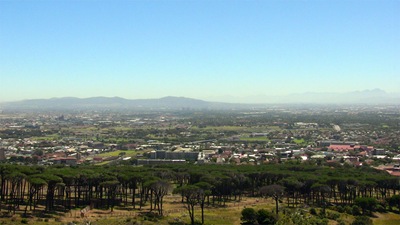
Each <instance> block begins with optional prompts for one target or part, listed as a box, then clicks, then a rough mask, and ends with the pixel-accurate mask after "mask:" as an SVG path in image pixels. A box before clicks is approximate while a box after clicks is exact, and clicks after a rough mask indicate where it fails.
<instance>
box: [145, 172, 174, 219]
mask: <svg viewBox="0 0 400 225" xmlns="http://www.w3.org/2000/svg"><path fill="white" fill-rule="evenodd" d="M150 188H151V189H152V190H153V193H154V196H155V200H154V201H155V205H156V206H157V210H158V214H159V215H160V216H163V198H164V196H165V195H167V194H168V191H169V190H170V189H171V184H170V183H168V181H164V180H157V181H155V182H154V183H152V184H151V185H150Z"/></svg>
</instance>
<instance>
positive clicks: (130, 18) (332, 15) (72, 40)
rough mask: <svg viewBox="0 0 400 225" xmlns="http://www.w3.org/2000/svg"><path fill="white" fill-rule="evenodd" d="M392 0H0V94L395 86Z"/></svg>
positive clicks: (224, 95) (398, 84) (221, 95)
mask: <svg viewBox="0 0 400 225" xmlns="http://www.w3.org/2000/svg"><path fill="white" fill-rule="evenodd" d="M399 11H400V0H392V1H390V0H376V1H366V0H357V1H352V0H346V1H341V0H332V1H328V0H314V1H313V0H307V1H300V0H299V1H294V0H293V1H289V0H282V1H278V0H275V1H274V0H271V1H256V0H247V1H238V0H209V1H206V0H187V1H184V0H180V1H178V0H175V1H172V0H147V1H134V0H130V1H129V0H125V1H122V0H116V1H115V0H108V1H105V0H104V1H101V0H80V1H78V0H75V1H74V0H69V1H62V0H54V1H53V0H52V1H50V0H41V1H35V0H31V1H22V0H16V1H15V0H0V102H4V101H17V100H23V99H36V98H53V97H80V98H86V97H95V96H106V97H114V96H119V97H123V98H128V99H141V98H160V97H165V96H184V97H190V98H198V99H205V100H213V99H218V100H224V99H228V98H229V99H232V98H237V99H238V101H239V99H244V98H247V99H248V98H249V97H252V96H255V97H256V96H258V97H260V96H281V95H289V94H293V93H306V92H317V93H322V92H338V93H345V92H351V91H357V90H365V89H375V88H380V89H382V90H384V91H386V92H388V93H398V92H400V13H399Z"/></svg>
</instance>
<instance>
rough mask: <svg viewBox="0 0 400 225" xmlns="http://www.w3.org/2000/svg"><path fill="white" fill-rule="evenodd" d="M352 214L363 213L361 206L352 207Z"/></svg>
mask: <svg viewBox="0 0 400 225" xmlns="http://www.w3.org/2000/svg"><path fill="white" fill-rule="evenodd" d="M351 214H352V215H353V216H358V215H361V210H360V207H358V206H356V205H353V207H351Z"/></svg>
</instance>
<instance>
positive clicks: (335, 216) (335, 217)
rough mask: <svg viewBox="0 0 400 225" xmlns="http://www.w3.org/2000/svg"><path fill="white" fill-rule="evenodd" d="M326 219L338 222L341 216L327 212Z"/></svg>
mask: <svg viewBox="0 0 400 225" xmlns="http://www.w3.org/2000/svg"><path fill="white" fill-rule="evenodd" d="M326 218H328V219H330V220H336V221H337V220H338V219H339V218H340V214H339V213H336V212H327V213H326Z"/></svg>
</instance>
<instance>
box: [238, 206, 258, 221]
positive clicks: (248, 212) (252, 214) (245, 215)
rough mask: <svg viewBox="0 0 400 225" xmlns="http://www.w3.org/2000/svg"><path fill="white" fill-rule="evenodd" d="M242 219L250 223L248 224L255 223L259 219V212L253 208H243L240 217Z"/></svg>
mask: <svg viewBox="0 0 400 225" xmlns="http://www.w3.org/2000/svg"><path fill="white" fill-rule="evenodd" d="M240 220H242V221H243V223H245V224H246V223H248V224H254V222H256V220H257V213H256V210H254V209H253V208H245V209H243V210H242V217H240Z"/></svg>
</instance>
